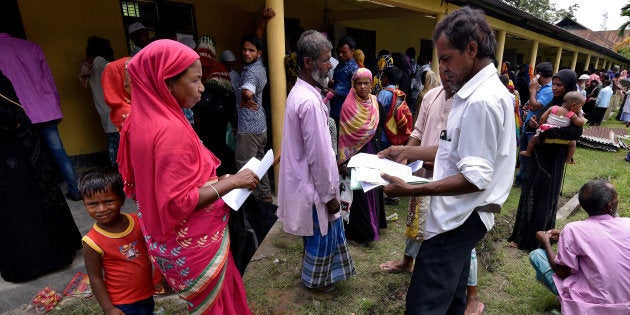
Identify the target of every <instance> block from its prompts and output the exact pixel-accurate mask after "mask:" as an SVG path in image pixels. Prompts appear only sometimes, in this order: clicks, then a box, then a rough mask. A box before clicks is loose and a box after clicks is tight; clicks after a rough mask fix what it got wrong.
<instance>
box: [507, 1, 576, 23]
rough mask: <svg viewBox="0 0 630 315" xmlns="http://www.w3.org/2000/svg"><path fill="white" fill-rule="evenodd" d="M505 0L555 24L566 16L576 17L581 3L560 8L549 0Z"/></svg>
mask: <svg viewBox="0 0 630 315" xmlns="http://www.w3.org/2000/svg"><path fill="white" fill-rule="evenodd" d="M502 1H503V2H505V3H507V4H509V5H511V6H513V7H515V8H518V9H520V10H523V11H525V12H527V13H529V14H531V15H534V16H537V17H539V18H540V19H542V20H545V21H547V22H549V23H552V24H555V23H557V22H560V20H562V19H564V18H567V17H568V18H570V19H575V11H577V10H578V9H579V8H580V5H579V4H577V3H574V4H572V5H570V6H569V7H568V8H566V9H564V8H558V7H556V5H555V4H554V3H549V0H502Z"/></svg>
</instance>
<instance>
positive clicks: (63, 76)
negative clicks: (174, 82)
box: [18, 0, 127, 155]
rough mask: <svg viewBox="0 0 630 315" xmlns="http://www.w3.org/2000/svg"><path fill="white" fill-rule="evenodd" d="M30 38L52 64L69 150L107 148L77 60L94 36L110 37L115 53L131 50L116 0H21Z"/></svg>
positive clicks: (81, 152)
mask: <svg viewBox="0 0 630 315" xmlns="http://www.w3.org/2000/svg"><path fill="white" fill-rule="evenodd" d="M18 6H19V9H20V14H21V16H22V23H23V25H24V30H25V32H26V37H27V39H28V40H30V41H33V42H35V43H37V44H39V45H40V46H41V47H42V50H43V51H44V54H45V56H46V59H47V61H48V64H49V66H50V68H51V71H52V73H53V76H54V78H55V83H56V85H57V89H58V91H59V96H60V99H61V110H62V112H63V115H64V118H63V120H62V121H61V123H60V124H59V132H60V134H61V138H62V140H63V143H64V147H65V148H66V151H67V152H68V154H69V155H75V154H86V153H93V152H98V151H104V150H105V148H106V139H105V134H104V133H103V128H102V126H101V123H100V120H99V117H98V114H97V112H96V109H95V108H94V104H93V102H92V95H91V92H90V90H89V88H88V89H84V88H82V87H81V86H80V85H79V80H78V73H79V64H80V63H81V61H82V60H83V59H84V58H85V47H86V46H87V39H88V37H90V36H93V35H96V36H99V37H103V38H107V39H109V40H110V41H111V43H112V47H113V48H114V52H115V56H116V57H122V56H124V55H125V54H127V49H126V46H125V37H124V31H123V26H122V25H123V24H122V14H121V10H120V7H119V2H118V1H81V0H65V1H64V3H63V5H61V4H56V3H55V4H52V3H51V2H50V1H32V0H28V1H27V0H19V1H18Z"/></svg>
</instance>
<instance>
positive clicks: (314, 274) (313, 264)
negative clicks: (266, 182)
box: [278, 30, 356, 292]
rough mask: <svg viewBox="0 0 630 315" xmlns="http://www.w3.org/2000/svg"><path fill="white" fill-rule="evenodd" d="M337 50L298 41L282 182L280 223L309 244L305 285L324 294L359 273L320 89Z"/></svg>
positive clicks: (317, 40) (318, 39) (313, 34)
mask: <svg viewBox="0 0 630 315" xmlns="http://www.w3.org/2000/svg"><path fill="white" fill-rule="evenodd" d="M331 49H332V45H331V43H330V42H329V41H328V39H326V37H325V36H324V35H323V34H321V33H320V32H317V31H313V30H310V31H306V32H304V33H303V34H302V36H300V39H299V40H298V43H297V52H296V53H297V60H298V66H299V67H300V74H299V76H298V79H297V82H296V83H295V85H294V86H293V88H292V89H291V92H290V93H289V96H288V97H287V106H286V112H285V116H284V130H285V132H284V133H283V139H282V155H281V157H280V176H279V181H278V219H279V220H280V221H282V222H284V231H285V232H287V233H290V234H294V235H299V236H302V237H303V238H304V255H303V262H302V272H301V280H302V283H303V284H304V286H306V287H307V288H310V289H314V290H318V291H322V292H332V291H333V290H335V289H336V287H335V283H336V282H339V281H341V280H345V279H347V278H349V277H351V276H352V275H354V274H355V273H356V271H355V268H354V262H353V261H352V258H351V257H350V252H349V251H348V246H347V244H346V236H345V233H344V230H343V224H342V220H341V218H340V214H339V173H338V170H337V162H336V158H335V154H334V153H333V149H332V145H331V140H330V134H329V131H328V108H327V107H326V105H325V104H324V102H323V101H322V90H321V88H320V87H322V86H325V82H326V78H327V74H328V71H329V70H330V68H331V67H332V65H331V63H330V57H331ZM296 192H299V193H298V194H296Z"/></svg>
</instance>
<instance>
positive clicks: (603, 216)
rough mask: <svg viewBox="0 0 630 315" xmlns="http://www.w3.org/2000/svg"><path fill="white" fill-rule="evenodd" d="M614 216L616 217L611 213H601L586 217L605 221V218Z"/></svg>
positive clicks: (610, 218) (608, 218) (609, 218)
mask: <svg viewBox="0 0 630 315" xmlns="http://www.w3.org/2000/svg"><path fill="white" fill-rule="evenodd" d="M614 218H615V217H613V216H611V215H610V214H600V215H593V216H590V217H588V218H586V220H589V221H591V220H592V221H604V220H612V219H614Z"/></svg>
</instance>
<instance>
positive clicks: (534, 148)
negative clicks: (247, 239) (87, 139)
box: [0, 7, 630, 314]
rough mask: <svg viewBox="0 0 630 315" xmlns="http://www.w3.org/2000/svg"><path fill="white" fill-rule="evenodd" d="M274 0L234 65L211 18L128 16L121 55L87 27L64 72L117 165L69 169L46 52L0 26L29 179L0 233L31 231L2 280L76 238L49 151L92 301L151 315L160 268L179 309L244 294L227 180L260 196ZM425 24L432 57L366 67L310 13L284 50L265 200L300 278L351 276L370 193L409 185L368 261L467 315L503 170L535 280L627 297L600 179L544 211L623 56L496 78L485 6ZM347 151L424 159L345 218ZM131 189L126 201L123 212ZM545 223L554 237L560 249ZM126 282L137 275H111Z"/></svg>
mask: <svg viewBox="0 0 630 315" xmlns="http://www.w3.org/2000/svg"><path fill="white" fill-rule="evenodd" d="M274 15H275V13H274V12H273V11H272V10H270V9H268V8H265V9H264V10H263V17H264V19H263V22H262V23H261V25H258V26H257V28H256V33H255V34H247V35H245V36H243V37H242V40H241V57H242V58H241V60H242V62H243V66H242V67H241V72H240V73H238V72H237V71H235V70H234V69H235V63H236V59H237V58H236V57H235V55H234V54H233V53H232V52H231V51H229V50H226V51H223V52H222V53H221V54H217V51H216V48H215V47H216V45H215V42H214V40H213V39H212V38H211V37H209V36H202V37H200V38H199V40H198V41H197V42H194V41H192V42H191V41H189V40H182V41H181V42H178V41H176V40H174V39H173V38H170V37H169V36H167V35H160V36H157V37H156V38H154V39H151V38H150V37H149V33H148V32H147V29H146V28H145V27H144V25H142V24H141V23H133V24H131V25H130V26H129V29H128V32H129V35H130V38H131V39H132V40H133V42H134V47H133V49H132V50H131V52H132V53H131V55H130V56H126V57H123V58H120V59H117V60H114V57H113V56H114V52H113V50H112V49H111V45H110V43H109V41H108V40H106V39H103V38H99V37H91V38H89V40H88V45H87V48H86V59H85V60H84V61H83V62H82V63H81V67H80V73H79V79H80V81H81V85H82V86H83V87H86V88H87V87H89V88H90V90H91V92H92V96H93V101H94V106H95V107H96V109H97V112H98V113H99V115H100V117H101V123H102V127H103V131H104V132H105V134H106V135H107V140H108V153H109V154H108V156H109V159H110V162H111V164H112V165H114V166H116V167H114V168H113V169H111V170H105V171H96V172H90V173H88V174H85V175H83V176H82V177H81V178H80V180H79V182H78V184H77V177H76V174H75V171H74V169H73V167H72V164H71V162H70V160H69V159H68V156H67V154H66V153H65V150H64V149H63V145H62V144H61V140H60V138H59V134H58V131H57V124H58V122H59V120H60V119H61V117H62V116H61V111H60V109H59V97H58V94H57V91H56V88H55V86H54V81H53V79H52V75H51V73H50V70H49V69H48V68H47V67H44V68H42V67H39V68H38V69H34V67H33V66H34V65H35V64H37V65H40V64H44V65H45V60H44V58H43V54H42V53H41V49H39V47H38V46H37V45H36V44H34V43H31V42H28V41H25V40H21V39H16V38H12V37H10V36H9V35H8V34H0V47H3V52H2V54H3V55H10V54H13V55H12V56H13V58H17V56H18V55H20V54H21V55H29V56H33V58H34V60H32V62H31V64H27V65H26V66H25V67H23V68H19V67H18V66H17V64H16V63H12V62H7V63H0V70H1V71H2V72H0V87H1V90H2V94H1V96H2V99H0V102H1V104H2V107H1V108H0V111H2V116H1V117H2V118H1V119H0V123H1V125H0V128H1V129H0V139H2V146H1V147H0V148H1V150H2V151H1V152H0V153H2V158H3V162H4V164H5V165H7V166H10V167H2V168H1V170H2V173H1V174H2V177H3V178H7V179H10V180H11V183H10V186H11V187H13V188H14V189H17V191H20V192H24V194H28V195H29V196H30V197H28V198H24V196H22V195H21V194H14V193H9V192H8V191H7V190H4V189H2V190H0V192H1V193H2V195H0V196H1V198H2V199H1V200H2V203H3V204H4V205H6V206H7V207H8V208H9V209H18V208H20V209H21V211H13V212H12V216H11V217H10V219H9V220H3V223H2V226H3V227H4V228H3V229H2V230H3V231H4V232H3V236H5V237H4V238H3V239H5V240H7V239H20V240H21V241H23V240H24V239H26V237H27V236H28V237H30V238H28V239H32V240H33V241H32V243H33V244H37V246H38V248H39V249H40V250H32V248H31V249H30V250H29V251H24V250H23V249H21V248H18V247H16V245H18V244H19V242H6V241H3V242H2V244H3V245H2V249H4V252H9V253H12V254H11V257H12V258H11V259H3V261H2V263H0V273H1V274H2V277H3V278H4V279H5V280H7V281H15V282H23V281H28V280H30V279H33V278H35V277H37V276H40V275H42V274H45V273H47V272H50V271H52V270H55V269H58V268H60V267H63V266H67V265H68V264H70V263H71V262H72V259H73V257H74V253H75V251H76V250H77V249H79V248H80V247H81V238H80V235H79V232H78V229H77V227H76V224H75V223H74V221H73V219H72V215H71V213H70V210H69V208H68V205H67V204H66V202H65V200H64V198H63V195H62V192H61V189H60V188H59V186H58V184H57V182H56V181H55V178H54V176H53V175H52V174H54V172H51V171H50V170H51V169H52V167H53V166H54V165H53V164H52V161H53V160H54V161H55V162H56V164H57V165H58V167H59V169H60V170H61V173H62V174H63V178H64V180H65V182H66V187H67V194H66V196H67V197H68V198H69V199H71V200H83V203H84V205H85V208H86V210H87V212H88V214H89V215H90V216H91V217H92V218H93V219H94V220H95V223H94V226H93V227H92V229H91V230H90V231H89V232H88V234H87V235H86V236H84V237H83V239H82V244H83V250H84V257H85V264H86V269H87V271H88V275H89V278H90V282H91V285H92V289H93V291H94V294H95V296H96V299H97V301H98V302H99V304H100V306H101V307H102V309H103V311H104V313H106V314H131V313H133V312H148V313H151V312H152V311H153V308H154V301H153V298H152V296H153V292H154V290H155V286H156V285H158V284H159V283H160V281H162V279H163V281H165V282H166V284H167V285H168V287H170V288H172V290H174V291H175V292H177V293H178V294H179V295H180V296H181V297H182V298H183V299H185V300H186V301H187V305H188V310H189V311H190V312H191V313H195V314H210V313H212V314H248V313H251V310H250V309H249V306H248V304H247V298H246V291H245V287H244V285H243V281H242V278H241V274H240V273H239V270H238V269H237V267H236V265H235V263H234V259H233V256H232V253H231V250H230V242H238V240H235V239H231V238H230V233H229V228H228V222H229V220H230V208H229V207H228V206H227V205H226V203H225V202H223V200H222V196H224V195H225V194H227V193H229V192H230V191H232V190H235V189H241V188H244V189H249V190H251V191H252V192H253V194H254V195H255V196H256V198H258V199H260V200H261V201H262V202H272V201H273V199H272V188H271V185H270V182H269V179H268V178H267V175H264V176H262V177H260V178H259V177H258V176H257V175H256V174H254V173H253V172H252V171H251V170H248V169H243V170H240V169H241V168H242V166H243V165H244V164H245V163H247V161H248V160H249V159H251V158H252V157H256V158H259V159H260V158H262V157H263V155H264V153H265V150H266V148H267V147H268V145H267V137H268V132H267V121H268V114H269V112H268V110H266V109H265V107H266V106H265V97H264V93H266V92H265V88H266V86H267V69H266V68H265V66H264V63H263V60H264V58H263V54H264V46H265V43H264V41H263V40H262V39H261V38H262V34H263V32H264V25H265V24H266V22H267V20H269V19H271V18H273V16H274ZM469 25H476V26H477V27H476V28H475V29H472V28H470V27H468V26H469ZM433 41H434V43H435V47H436V49H437V53H438V59H439V65H438V66H437V67H434V68H437V69H439V71H438V72H439V73H435V72H433V71H432V70H431V68H432V67H431V64H430V62H429V61H428V60H429V58H428V56H418V57H417V59H416V56H415V49H413V48H409V49H407V50H406V51H405V53H404V54H403V53H400V52H393V53H391V52H389V51H387V50H382V51H381V52H380V53H379V55H378V57H377V60H375V61H374V63H367V64H374V67H373V68H372V69H368V68H366V67H365V66H366V62H365V60H364V58H365V55H364V54H363V52H362V51H360V49H359V47H360V43H357V42H356V41H355V40H354V39H353V38H352V37H351V36H344V37H342V38H340V39H339V41H338V43H337V47H336V55H335V56H336V57H337V58H338V59H336V58H335V57H334V56H333V53H332V52H333V45H332V43H331V42H330V41H329V40H328V38H327V36H326V35H325V34H324V33H321V32H319V31H315V30H308V31H304V32H302V33H301V34H300V35H299V38H298V39H297V41H296V42H295V46H294V47H292V48H294V51H293V52H292V53H291V54H289V55H288V56H287V65H288V66H287V77H288V78H289V77H292V78H291V80H288V81H289V82H290V83H289V84H290V86H289V87H290V92H289V94H288V97H287V102H286V111H285V117H284V131H285V132H284V133H283V139H282V150H281V153H280V168H279V178H277V179H276V181H277V183H278V190H277V202H276V203H277V206H278V210H277V216H278V219H279V220H280V221H282V222H283V228H284V231H285V232H287V233H290V234H293V235H298V236H301V237H302V238H303V244H304V249H303V258H302V259H303V260H302V266H301V269H300V280H301V283H302V284H303V285H304V286H305V287H306V288H309V289H313V290H317V291H321V292H332V291H334V290H336V284H337V283H338V282H339V281H343V280H346V279H349V278H350V277H352V276H353V275H355V274H356V273H357V270H356V268H355V264H354V262H353V259H352V256H351V252H350V249H349V244H350V245H352V244H354V245H357V246H369V244H370V243H372V242H374V241H379V240H380V236H379V230H380V229H384V228H387V220H386V215H385V208H384V204H386V203H395V202H398V201H397V197H398V196H410V198H409V204H408V214H407V217H406V220H405V221H406V222H405V224H406V242H405V250H404V255H403V257H402V260H392V261H388V262H384V263H383V264H381V269H383V270H385V271H393V272H399V271H404V272H408V273H411V282H410V285H409V288H408V291H407V298H406V312H407V313H409V314H446V313H449V314H481V313H483V311H484V304H483V303H481V302H479V298H478V296H477V261H476V252H475V246H476V245H477V243H478V242H479V241H480V240H481V239H482V238H483V237H484V236H485V235H486V233H487V232H488V231H489V230H490V229H492V227H493V225H494V223H495V222H494V220H495V219H494V218H495V214H496V213H499V212H500V211H501V208H502V204H503V203H504V202H505V201H506V199H507V198H508V195H509V193H510V191H511V190H512V187H513V184H515V185H517V186H520V187H521V189H520V194H521V195H520V199H519V204H518V208H517V212H516V219H515V222H514V227H513V232H512V234H511V235H510V237H509V239H508V242H509V243H508V244H509V245H510V246H512V247H515V248H518V249H521V250H526V251H531V254H530V259H531V261H532V265H533V266H534V267H535V268H536V272H537V278H538V279H539V280H541V281H542V282H543V283H545V284H546V285H547V286H548V287H549V289H550V290H551V291H552V292H554V293H555V294H557V295H558V296H559V299H560V301H561V304H562V308H563V311H565V310H566V312H567V314H573V313H575V314H578V313H583V312H586V311H593V312H597V311H598V310H601V309H606V310H607V311H608V312H613V313H614V312H618V313H619V314H623V313H624V311H625V312H627V310H628V307H630V306H629V305H628V304H627V303H628V302H627V301H628V300H629V299H630V297H629V296H628V292H630V287H629V286H630V279H628V275H629V274H630V273H628V271H630V261H629V259H628V255H627V253H628V252H629V251H630V248H629V246H630V245H629V244H630V234H628V231H630V229H628V228H629V227H630V223H629V222H628V220H627V219H625V218H616V206H617V193H616V191H615V189H614V187H613V186H612V185H611V184H610V183H608V182H606V181H593V182H589V183H587V184H586V185H585V186H584V187H583V188H582V189H581V190H580V194H579V195H580V204H581V205H582V207H583V208H584V209H585V210H586V211H587V212H588V214H589V219H587V220H586V221H584V222H576V223H572V224H569V225H567V226H566V227H565V230H564V231H563V232H561V233H560V232H558V231H557V230H555V218H556V211H557V208H558V197H559V195H560V187H561V181H562V176H563V172H564V168H565V165H566V164H567V163H573V162H574V161H573V158H572V157H573V152H574V150H575V141H576V140H577V139H578V138H579V137H580V135H581V133H582V128H583V125H584V124H585V123H589V124H591V125H595V126H596V125H599V124H601V122H602V120H604V119H606V117H607V115H609V112H610V110H609V108H610V107H611V106H613V107H615V106H617V107H619V106H621V105H623V108H622V109H621V110H619V112H620V115H619V116H618V118H619V119H621V120H624V121H626V122H627V124H630V100H628V99H627V97H626V99H623V100H622V95H623V88H622V87H621V80H623V79H624V78H625V75H626V73H625V70H624V71H621V72H620V71H619V68H618V67H613V68H612V69H611V70H610V71H609V72H607V73H599V74H598V73H597V71H595V70H592V71H591V72H590V74H586V73H585V74H582V75H580V76H579V77H578V75H577V74H576V73H575V72H574V71H572V70H568V69H563V70H560V71H558V72H557V73H553V69H552V65H551V63H549V62H542V63H540V64H538V65H536V66H535V67H531V66H529V65H522V66H520V67H518V72H515V71H514V69H512V68H511V66H510V65H509V64H508V63H502V65H501V71H500V74H499V75H497V66H498V65H497V63H496V61H495V60H493V58H494V56H495V49H496V45H497V42H496V38H495V34H494V31H493V30H492V28H491V27H490V25H489V24H488V22H487V21H486V18H485V15H484V14H483V12H482V11H480V10H475V9H471V8H469V7H463V8H461V9H459V10H456V11H453V12H451V13H450V14H448V15H446V16H445V18H444V19H443V20H442V21H440V22H439V23H438V24H437V26H436V28H435V30H434V32H433ZM9 52H10V53H9ZM1 60H5V59H1ZM289 65H293V66H294V67H289ZM26 78H29V79H30V80H31V81H28V80H26ZM36 83H37V84H36ZM587 84H588V85H589V86H588V87H587V86H586V85H587ZM613 95H619V97H617V100H616V101H613ZM132 96H133V97H132ZM615 102H616V103H615ZM390 122H393V123H392V124H393V125H392V124H390ZM409 126H413V128H411V127H409ZM392 133H393V134H394V135H395V137H394V136H392ZM226 137H227V138H228V139H229V138H230V137H231V138H232V139H233V141H226ZM399 144H404V145H399ZM44 147H46V148H48V150H47V151H46V150H45V149H43V148H44ZM517 147H518V149H517ZM519 151H520V154H518V153H519ZM49 153H50V154H49ZM358 153H369V154H377V155H378V156H379V157H381V158H388V159H391V160H394V161H396V162H400V163H408V162H411V161H414V160H422V161H424V167H423V168H422V169H421V170H420V171H419V173H418V174H417V175H419V176H422V177H426V178H432V181H431V182H429V183H426V184H422V185H410V184H407V183H406V182H404V181H402V180H401V179H399V178H396V177H394V176H390V175H387V174H383V175H382V176H383V178H384V179H385V180H386V181H387V182H388V184H387V185H385V186H384V187H380V188H376V189H372V190H370V191H368V192H364V191H363V190H353V191H352V202H351V204H350V207H349V216H348V218H347V220H344V219H343V218H342V217H341V215H340V205H341V203H340V180H343V179H344V178H347V177H348V176H350V173H351V171H350V169H348V168H347V167H346V165H347V163H348V161H349V160H350V159H351V158H352V157H353V156H355V155H356V154H358ZM51 157H52V158H53V159H52V160H51ZM517 157H518V164H519V171H518V173H517V174H516V176H515V177H513V176H511V174H513V173H514V170H515V169H516V164H517ZM239 170H240V171H239ZM296 191H299V192H300V193H299V194H296V193H295V192H296ZM27 192H28V193H27ZM126 196H128V197H130V198H132V199H133V200H134V201H135V202H136V204H137V214H131V215H129V214H123V213H121V207H122V204H123V203H124V201H125V197H126ZM24 200H29V202H28V203H24ZM25 209H26V210H25ZM7 217H9V216H7ZM33 218H37V220H34V219H33ZM18 222H19V223H18ZM25 222H28V224H29V225H31V226H32V228H27V229H25V230H28V231H37V233H33V234H28V235H22V234H20V236H17V238H16V236H15V235H14V234H19V233H17V231H16V229H20V230H23V229H24V224H25ZM593 233H596V234H593ZM593 235H599V236H598V237H597V238H593ZM552 241H558V242H559V246H558V254H555V253H554V252H553V249H552V248H551V246H550V243H551V242H552ZM604 244H606V245H604ZM604 251H605V252H604ZM611 253H612V255H613V256H610V257H613V260H612V263H613V265H614V268H606V267H605V266H604V265H606V264H607V263H610V262H611V261H606V260H605V259H603V258H602V257H604V256H606V255H611ZM42 257H46V259H42ZM43 261H45V263H42V262H43ZM121 279H132V280H133V281H132V282H125V283H124V285H123V284H122V283H121ZM130 283H131V284H130ZM615 314H617V313H615Z"/></svg>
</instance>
